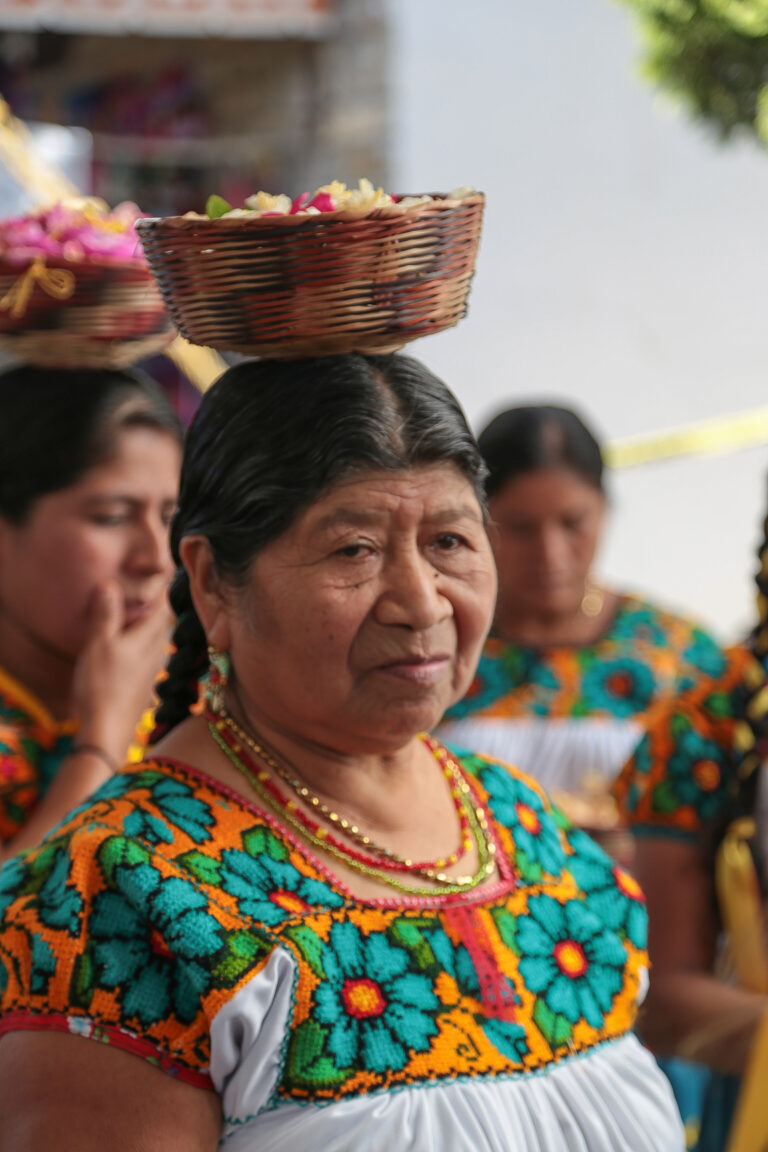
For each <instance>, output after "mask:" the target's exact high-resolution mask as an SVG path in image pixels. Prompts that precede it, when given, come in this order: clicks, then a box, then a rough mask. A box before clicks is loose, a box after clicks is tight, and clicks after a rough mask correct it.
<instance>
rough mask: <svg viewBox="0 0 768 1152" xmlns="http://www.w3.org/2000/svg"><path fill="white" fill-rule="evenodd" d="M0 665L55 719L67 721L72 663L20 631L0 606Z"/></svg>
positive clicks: (34, 637)
mask: <svg viewBox="0 0 768 1152" xmlns="http://www.w3.org/2000/svg"><path fill="white" fill-rule="evenodd" d="M0 666H2V667H3V668H4V670H5V671H6V672H7V673H8V675H9V676H12V677H13V679H14V680H18V681H19V683H20V684H23V686H24V687H25V688H26V689H27V690H28V691H29V692H31V693H32V695H33V696H36V697H37V699H38V700H39V701H40V703H41V704H43V705H44V706H45V707H46V708H47V709H48V711H49V712H50V713H51V715H52V716H54V717H55V718H56V719H57V720H67V719H69V718H70V716H69V713H70V700H71V694H72V677H73V675H74V664H73V662H72V661H71V660H69V659H67V658H66V657H64V656H63V655H62V654H61V653H58V652H55V651H53V650H52V649H51V648H49V647H48V646H47V645H45V644H43V643H42V642H41V641H40V640H39V639H38V638H37V637H36V636H34V635H33V634H32V633H30V632H29V631H28V630H27V629H26V628H23V627H22V626H21V625H20V624H19V623H18V622H17V621H16V620H14V619H13V617H12V616H10V615H9V613H8V612H7V611H6V610H5V609H4V608H3V606H2V605H0Z"/></svg>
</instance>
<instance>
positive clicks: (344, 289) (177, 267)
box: [136, 193, 484, 357]
mask: <svg viewBox="0 0 768 1152" xmlns="http://www.w3.org/2000/svg"><path fill="white" fill-rule="evenodd" d="M483 207H484V197H483V196H482V194H480V193H475V194H473V195H471V196H467V197H465V198H464V199H449V198H447V197H446V196H435V198H434V199H432V200H430V201H426V202H424V203H421V204H418V205H414V206H411V207H408V208H399V207H398V205H397V204H393V205H388V206H386V207H381V208H374V209H372V210H370V211H368V212H365V213H361V212H359V211H358V212H355V211H353V210H349V209H341V210H338V211H334V212H321V213H318V214H317V215H300V216H296V215H285V216H281V215H263V216H256V217H253V218H249V217H248V216H233V217H226V216H225V217H223V218H221V219H218V220H208V219H205V218H201V217H184V216H171V217H163V218H160V219H143V220H138V221H137V223H136V229H137V231H138V233H139V236H140V237H141V242H142V245H143V246H144V252H145V254H146V257H147V261H148V263H149V266H150V268H151V269H152V271H153V273H154V275H155V277H156V279H157V282H158V284H159V286H160V291H161V293H162V296H163V299H164V301H165V303H166V306H167V308H168V311H169V313H170V315H171V318H172V319H173V321H174V323H175V324H176V325H177V327H178V329H179V331H180V332H181V333H182V335H183V336H185V337H186V338H187V339H188V340H189V341H191V343H193V344H203V345H208V346H209V347H211V348H218V349H222V350H227V351H232V352H241V353H244V354H246V355H257V356H281V357H292V356H296V357H298V356H305V355H310V354H313V355H318V354H324V353H325V354H328V355H331V354H335V353H344V352H353V351H359V352H389V351H393V350H394V349H396V348H399V347H401V346H402V345H403V344H405V343H407V342H408V341H409V340H415V339H417V337H421V336H427V335H429V334H430V333H433V332H440V331H442V330H443V329H444V328H450V327H452V326H453V325H454V324H456V323H457V322H458V321H459V320H460V319H461V317H462V316H463V315H464V314H465V312H466V308H467V296H468V293H469V287H470V283H471V281H472V275H473V272H474V265H475V258H476V255H477V248H478V244H479V240H480V230H481V226H482V217H483Z"/></svg>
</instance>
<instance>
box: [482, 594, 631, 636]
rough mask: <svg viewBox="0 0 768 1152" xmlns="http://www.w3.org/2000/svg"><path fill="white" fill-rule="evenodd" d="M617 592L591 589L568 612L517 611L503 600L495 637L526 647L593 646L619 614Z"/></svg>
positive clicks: (496, 623)
mask: <svg viewBox="0 0 768 1152" xmlns="http://www.w3.org/2000/svg"><path fill="white" fill-rule="evenodd" d="M618 601H619V597H618V596H617V594H616V593H615V592H608V591H605V590H603V589H599V590H598V589H596V588H594V587H590V590H589V592H588V593H587V594H586V595H585V597H584V599H583V600H582V601H581V602H580V603H579V604H578V605H577V606H576V607H575V608H572V609H569V610H568V611H565V612H538V613H537V612H530V611H525V612H518V611H516V610H515V607H514V606H505V605H504V604H503V603H502V602H501V601H500V602H499V604H498V605H497V608H496V616H495V619H494V623H493V635H495V636H498V637H500V638H501V639H502V640H507V641H509V643H511V644H518V645H520V646H521V647H523V648H557V647H582V646H586V645H588V644H594V643H595V642H596V641H597V640H599V639H600V637H601V636H602V635H603V634H604V633H605V631H606V629H607V628H608V627H609V625H610V623H611V621H612V620H613V618H614V616H615V614H616V608H617V605H618Z"/></svg>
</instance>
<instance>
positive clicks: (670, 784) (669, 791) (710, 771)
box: [652, 712, 728, 820]
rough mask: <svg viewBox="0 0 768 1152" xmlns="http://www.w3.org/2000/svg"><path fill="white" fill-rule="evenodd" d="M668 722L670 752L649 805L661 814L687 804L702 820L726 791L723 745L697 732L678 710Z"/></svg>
mask: <svg viewBox="0 0 768 1152" xmlns="http://www.w3.org/2000/svg"><path fill="white" fill-rule="evenodd" d="M669 723H670V734H671V738H672V741H673V746H674V751H673V752H672V753H671V755H670V756H669V757H668V759H667V771H666V775H665V777H664V779H663V780H662V781H661V783H660V784H657V785H656V787H655V788H654V790H653V794H652V800H653V807H654V808H655V809H656V810H657V811H658V812H665V813H669V812H674V811H676V810H677V809H678V808H687V807H691V808H693V809H694V810H695V811H696V812H697V813H698V815H699V817H700V819H702V820H708V819H710V818H712V817H713V816H718V815H719V814H720V813H721V811H722V809H723V805H724V803H725V799H726V796H727V790H728V780H727V773H726V771H725V768H726V764H725V763H724V759H725V754H724V750H723V748H722V747H721V746H720V745H719V744H717V743H716V742H715V741H714V740H710V739H709V737H707V736H705V735H704V734H703V733H702V732H699V731H697V729H696V728H695V727H694V725H693V723H692V722H691V720H690V718H689V717H688V716H687V715H684V714H683V713H682V712H677V713H674V714H673V715H672V717H671V718H670V722H669Z"/></svg>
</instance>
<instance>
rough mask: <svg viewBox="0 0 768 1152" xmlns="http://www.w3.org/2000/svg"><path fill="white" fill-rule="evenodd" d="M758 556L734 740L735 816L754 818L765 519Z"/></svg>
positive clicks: (766, 615) (767, 547) (766, 620)
mask: <svg viewBox="0 0 768 1152" xmlns="http://www.w3.org/2000/svg"><path fill="white" fill-rule="evenodd" d="M757 557H758V560H759V567H758V570H757V572H756V574H755V583H756V585H757V623H756V624H755V627H754V628H753V629H752V632H751V633H750V635H749V639H748V645H749V648H750V650H751V652H752V653H753V655H754V656H755V662H754V663H753V664H752V666H751V668H750V670H749V673H748V675H747V678H746V683H745V684H744V687H743V689H742V701H741V709H740V711H741V716H742V721H741V730H740V731H739V733H738V737H737V742H738V744H739V746H740V757H739V761H738V777H737V782H736V787H737V796H736V803H735V808H736V815H738V816H753V815H754V813H755V806H756V801H757V787H758V782H759V778H760V773H759V772H758V768H759V767H760V765H761V763H762V762H763V761H764V760H765V759H766V756H768V684H766V674H767V673H768V516H766V518H765V520H764V521H763V539H762V541H761V543H760V547H759V548H758V550H757Z"/></svg>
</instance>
